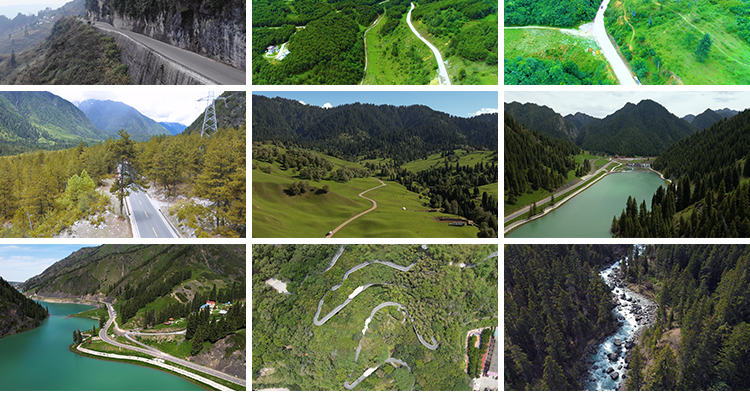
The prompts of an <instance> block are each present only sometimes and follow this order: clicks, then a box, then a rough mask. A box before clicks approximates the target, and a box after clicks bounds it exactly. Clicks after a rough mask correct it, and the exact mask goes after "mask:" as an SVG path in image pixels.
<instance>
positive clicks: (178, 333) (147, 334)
mask: <svg viewBox="0 0 750 394" xmlns="http://www.w3.org/2000/svg"><path fill="white" fill-rule="evenodd" d="M185 332H187V330H182V331H173V332H138V331H133V332H129V333H128V335H135V336H155V335H184V334H185Z"/></svg>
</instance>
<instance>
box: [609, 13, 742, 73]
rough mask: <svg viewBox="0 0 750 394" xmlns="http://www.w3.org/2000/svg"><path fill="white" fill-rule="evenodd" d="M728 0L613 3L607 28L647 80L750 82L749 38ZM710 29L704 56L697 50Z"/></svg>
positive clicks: (632, 66) (632, 63)
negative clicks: (745, 37) (744, 36)
mask: <svg viewBox="0 0 750 394" xmlns="http://www.w3.org/2000/svg"><path fill="white" fill-rule="evenodd" d="M743 4H744V3H742V2H739V1H735V0H724V1H704V0H698V1H692V0H691V1H682V2H675V1H669V2H667V1H661V2H660V1H657V0H649V1H635V0H624V1H621V0H618V1H616V2H614V3H610V6H609V8H608V10H607V14H606V15H605V23H606V26H607V31H608V32H609V33H610V34H611V35H612V36H613V37H614V38H615V40H616V41H617V43H618V45H619V46H620V49H621V51H623V54H624V55H625V57H626V59H627V60H628V61H629V63H630V65H631V68H633V69H634V70H636V69H640V70H641V72H638V71H636V72H637V73H638V74H639V77H640V79H641V82H643V83H646V84H675V85H676V84H686V85H698V84H701V85H714V84H716V85H723V84H736V85H742V84H748V83H750V44H748V42H747V41H745V40H743V39H742V38H740V36H739V30H741V29H742V27H740V26H738V24H737V22H736V18H735V16H734V14H733V13H732V12H731V10H730V9H731V8H732V7H735V6H742V5H743ZM706 33H708V34H709V35H710V37H711V40H712V45H711V49H710V52H709V56H708V58H707V59H706V60H705V62H700V61H699V60H698V58H697V57H696V55H695V51H696V49H697V46H698V42H699V41H700V40H701V38H702V37H703V35H704V34H706Z"/></svg>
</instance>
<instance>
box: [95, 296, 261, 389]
mask: <svg viewBox="0 0 750 394" xmlns="http://www.w3.org/2000/svg"><path fill="white" fill-rule="evenodd" d="M104 304H105V305H106V306H107V312H108V313H109V319H108V320H107V323H106V324H105V325H104V327H103V328H102V329H101V330H99V338H101V339H102V340H103V341H104V342H106V343H108V344H110V345H112V346H117V347H120V348H123V349H128V350H132V351H135V352H140V353H144V354H147V355H149V356H153V357H158V358H160V359H162V360H166V361H170V362H173V363H175V364H179V365H182V366H183V367H187V368H190V369H193V370H196V371H199V372H202V373H205V374H209V375H212V376H216V377H218V378H221V379H224V380H226V381H229V382H232V383H235V384H239V385H240V386H242V387H247V382H246V381H245V379H242V378H239V377H237V376H232V375H228V374H226V373H224V372H220V371H217V370H215V369H211V368H208V367H204V366H202V365H199V364H195V363H192V362H190V361H186V360H183V359H181V358H177V357H175V356H172V355H171V354H167V353H164V352H162V351H160V350H158V349H154V348H152V347H150V346H146V345H143V344H141V343H140V342H137V341H135V340H134V339H132V338H130V337H129V336H127V335H126V334H125V332H124V331H123V330H121V329H120V327H119V326H118V325H117V322H116V321H115V311H114V308H112V304H110V303H108V302H104ZM113 323H114V325H115V327H114V330H115V333H116V334H121V335H125V337H126V338H128V339H129V340H131V341H133V342H135V343H138V344H139V345H141V346H144V347H145V348H141V347H137V346H131V345H126V344H124V343H120V342H117V341H115V340H114V339H112V338H110V337H108V336H107V330H109V327H111V326H112V324H113Z"/></svg>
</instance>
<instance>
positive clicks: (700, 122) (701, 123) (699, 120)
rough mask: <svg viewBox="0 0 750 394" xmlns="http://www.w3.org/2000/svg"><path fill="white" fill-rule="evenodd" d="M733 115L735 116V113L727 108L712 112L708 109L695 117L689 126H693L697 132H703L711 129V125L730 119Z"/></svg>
mask: <svg viewBox="0 0 750 394" xmlns="http://www.w3.org/2000/svg"><path fill="white" fill-rule="evenodd" d="M734 115H737V111H734V110H731V109H728V108H724V109H720V110H717V111H713V110H711V108H709V109H707V110H705V111H703V113H702V114H700V115H698V116H696V117H695V119H693V121H692V122H690V124H692V125H693V126H695V127H696V128H697V129H698V130H703V129H707V128H709V127H711V125H713V124H714V123H716V122H718V121H720V120H722V119H726V118H731V117H732V116H734Z"/></svg>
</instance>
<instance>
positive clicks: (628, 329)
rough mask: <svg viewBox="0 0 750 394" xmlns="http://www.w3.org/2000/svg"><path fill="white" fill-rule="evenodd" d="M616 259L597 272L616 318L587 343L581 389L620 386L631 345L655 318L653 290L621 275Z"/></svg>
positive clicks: (615, 387)
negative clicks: (608, 328) (600, 337)
mask: <svg viewBox="0 0 750 394" xmlns="http://www.w3.org/2000/svg"><path fill="white" fill-rule="evenodd" d="M619 264H620V261H618V262H616V263H614V264H613V265H612V266H611V267H609V268H607V269H604V270H602V272H601V273H600V276H601V277H602V279H603V280H604V281H605V283H607V285H608V286H609V287H610V289H611V292H612V301H613V305H615V307H614V308H613V310H612V313H613V314H614V315H615V316H616V318H617V329H616V330H615V332H613V333H608V334H605V338H604V339H603V340H601V341H599V342H597V343H596V344H595V345H593V346H589V347H588V349H587V351H586V353H587V354H588V356H587V359H586V361H585V362H584V364H585V366H586V368H587V370H588V373H587V374H585V375H583V376H581V387H583V388H584V389H585V390H620V389H623V383H624V382H625V381H626V380H627V375H626V373H628V370H629V366H630V360H631V357H632V352H633V349H634V348H635V346H636V345H637V344H639V343H640V341H641V337H642V336H643V333H644V331H645V329H646V328H649V327H651V326H652V325H653V324H654V323H655V322H656V310H657V307H658V304H657V303H656V301H654V300H653V298H652V297H653V294H648V293H647V292H646V291H643V289H642V288H641V287H640V286H634V285H632V284H630V283H628V282H625V281H624V280H623V279H622V277H621V271H620V266H619Z"/></svg>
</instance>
